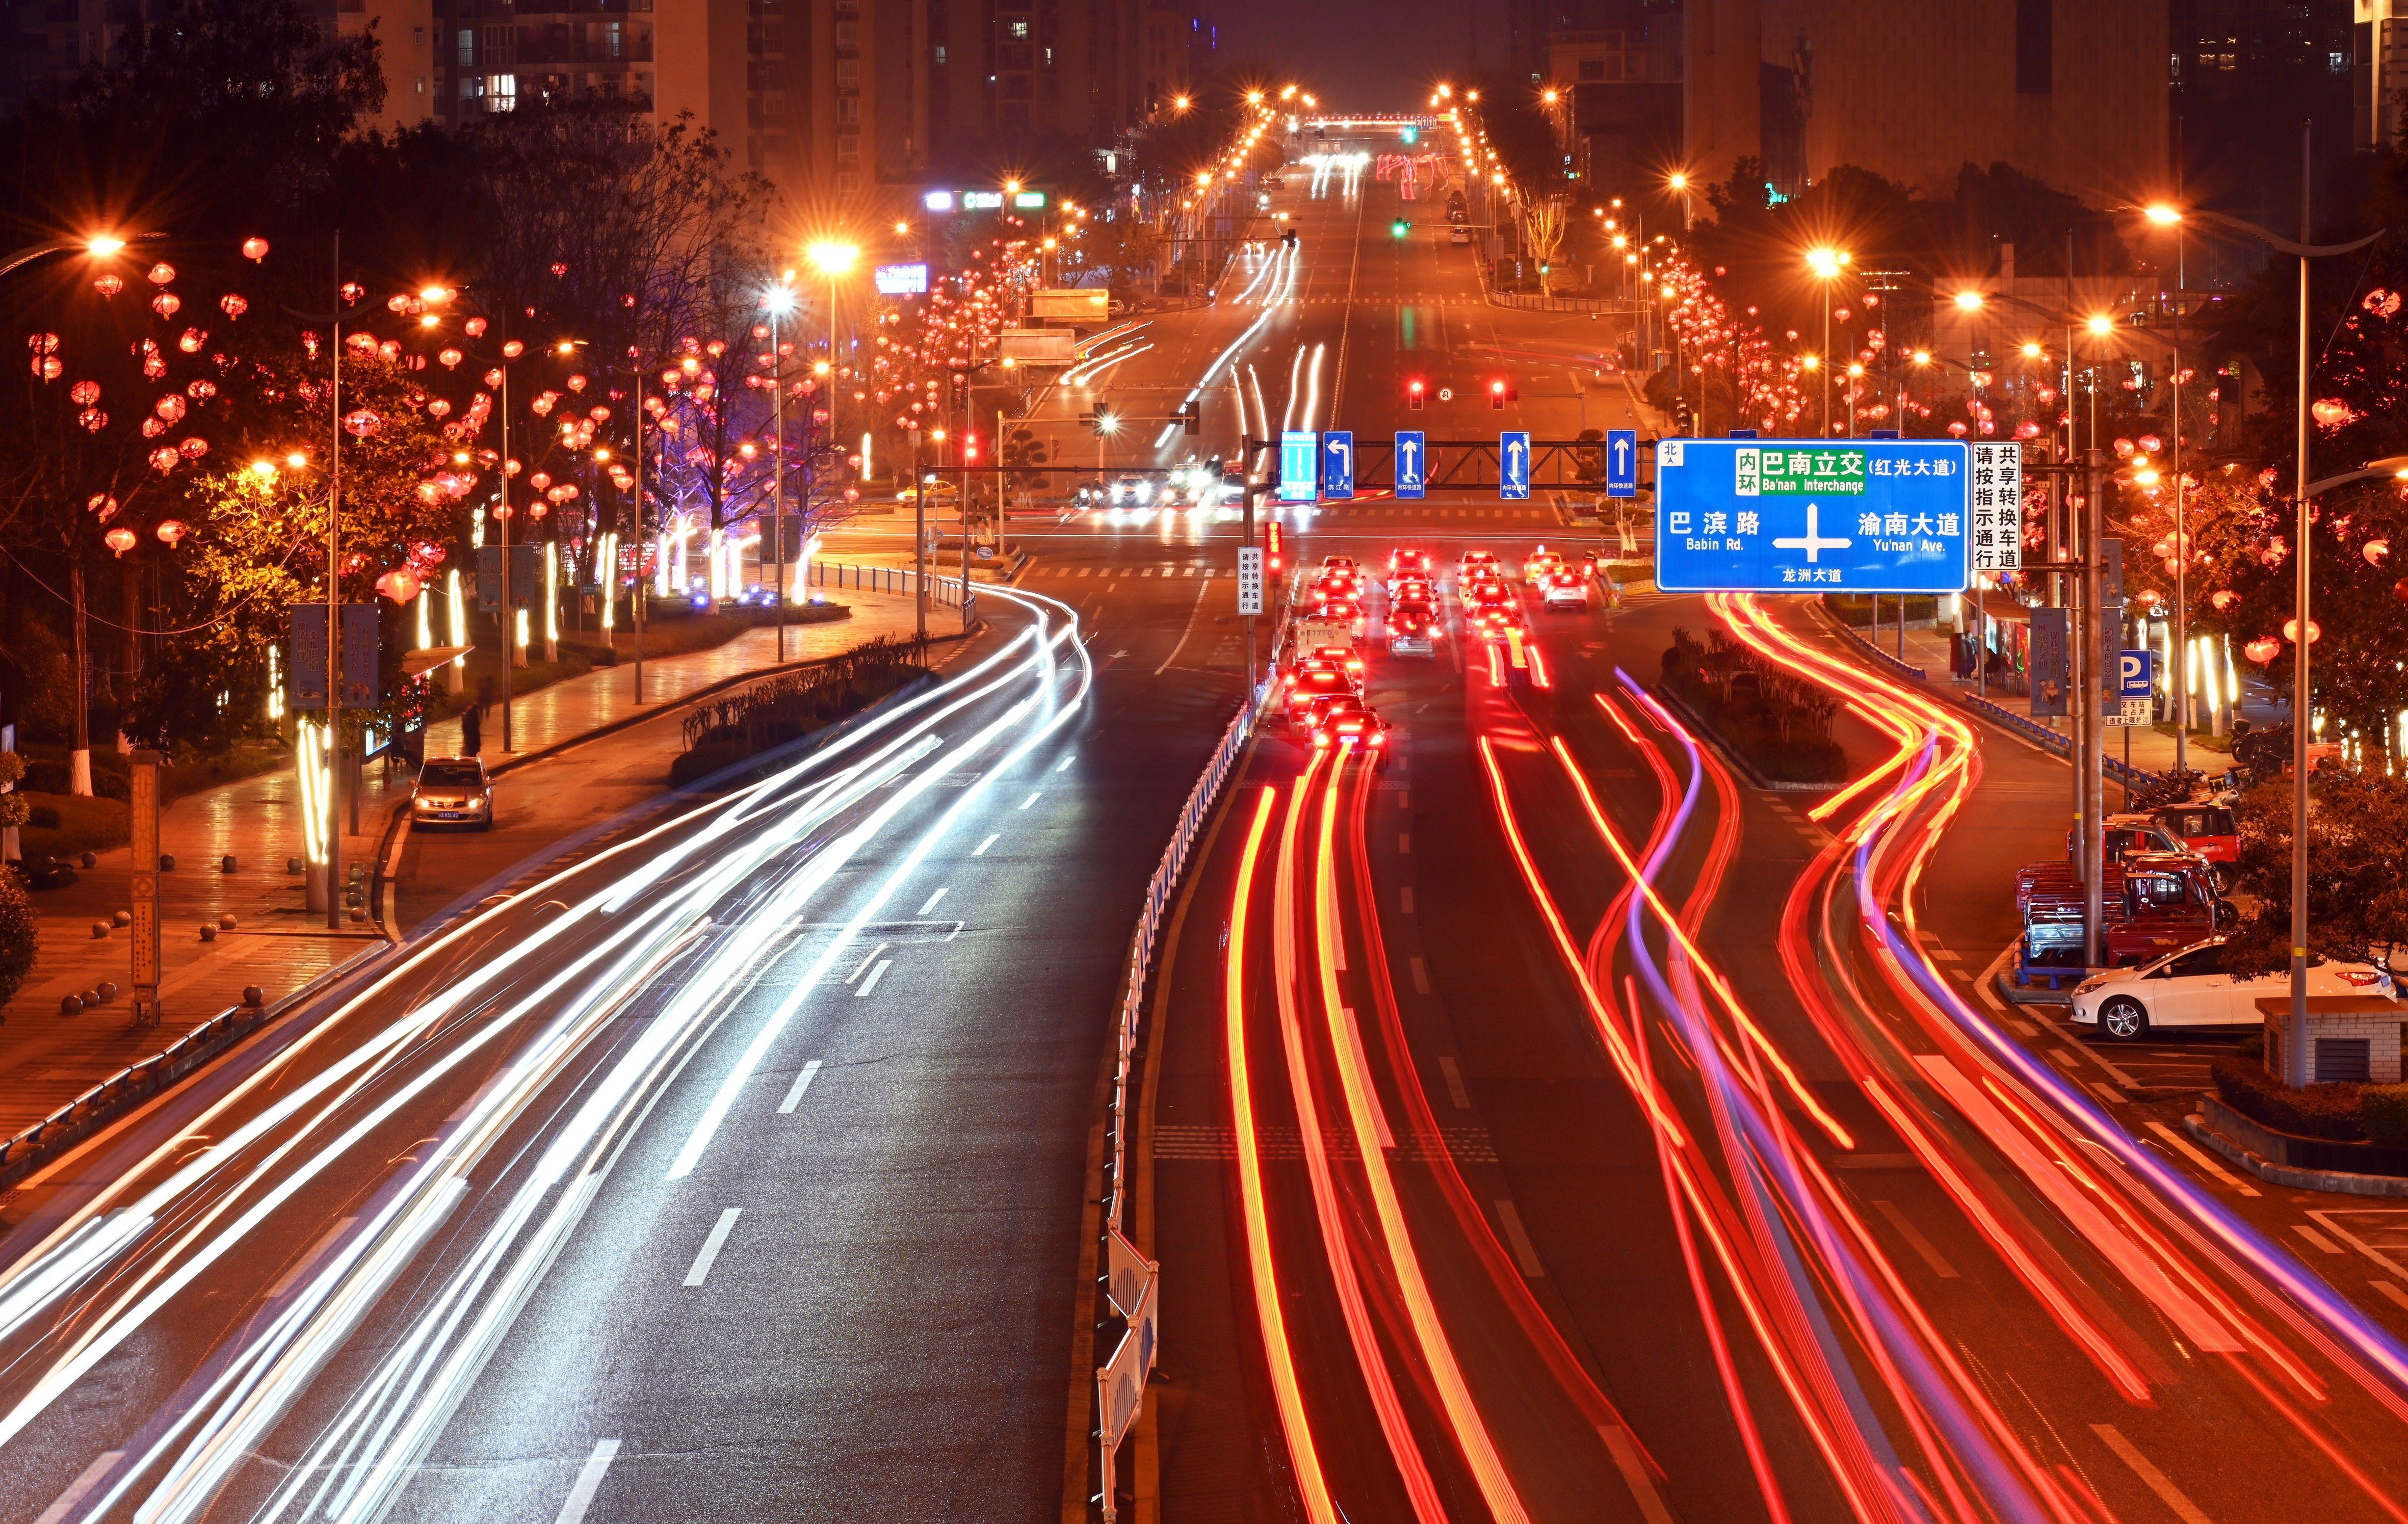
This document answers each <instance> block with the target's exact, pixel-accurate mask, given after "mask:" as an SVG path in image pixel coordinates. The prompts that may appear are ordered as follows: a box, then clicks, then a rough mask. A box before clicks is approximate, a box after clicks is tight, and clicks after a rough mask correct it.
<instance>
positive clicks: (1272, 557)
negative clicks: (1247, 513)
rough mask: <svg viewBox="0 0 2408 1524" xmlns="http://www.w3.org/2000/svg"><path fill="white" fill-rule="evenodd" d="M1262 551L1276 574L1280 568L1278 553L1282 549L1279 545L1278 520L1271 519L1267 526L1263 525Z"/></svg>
mask: <svg viewBox="0 0 2408 1524" xmlns="http://www.w3.org/2000/svg"><path fill="white" fill-rule="evenodd" d="M1263 549H1264V551H1265V552H1266V553H1267V558H1268V559H1269V562H1270V568H1271V570H1273V571H1274V572H1276V571H1277V570H1279V568H1280V552H1281V549H1282V547H1281V545H1280V525H1279V520H1277V519H1273V520H1272V521H1271V522H1270V523H1269V524H1268V525H1264V541H1263Z"/></svg>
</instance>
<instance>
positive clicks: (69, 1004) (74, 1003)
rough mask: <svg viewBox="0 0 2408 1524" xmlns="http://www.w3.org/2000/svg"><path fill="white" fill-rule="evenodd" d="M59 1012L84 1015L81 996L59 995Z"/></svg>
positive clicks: (64, 1014) (66, 1014)
mask: <svg viewBox="0 0 2408 1524" xmlns="http://www.w3.org/2000/svg"><path fill="white" fill-rule="evenodd" d="M59 1014H60V1015H63V1016H79V1015H82V1014H83V1000H82V999H81V998H80V997H78V996H74V995H62V996H60V997H59Z"/></svg>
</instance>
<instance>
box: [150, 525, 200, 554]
mask: <svg viewBox="0 0 2408 1524" xmlns="http://www.w3.org/2000/svg"><path fill="white" fill-rule="evenodd" d="M150 532H151V533H152V534H154V535H157V536H158V537H159V539H160V540H161V542H163V543H164V544H165V545H166V546H167V547H168V548H169V549H170V550H172V549H174V548H175V545H176V541H178V540H179V539H183V538H184V537H185V536H186V535H188V534H191V533H192V531H191V530H190V529H188V528H186V527H185V525H184V521H183V520H181V519H161V520H160V521H159V527H158V528H156V529H153V530H151V531H150Z"/></svg>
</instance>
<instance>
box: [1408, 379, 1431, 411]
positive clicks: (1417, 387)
mask: <svg viewBox="0 0 2408 1524" xmlns="http://www.w3.org/2000/svg"><path fill="white" fill-rule="evenodd" d="M1428 402H1429V382H1427V381H1424V380H1422V379H1421V378H1420V377H1419V376H1415V377H1414V378H1413V379H1412V381H1407V382H1405V406H1406V407H1408V408H1411V409H1412V410H1413V411H1415V412H1419V411H1421V410H1422V409H1423V408H1424V407H1425V406H1426V405H1427V404H1428Z"/></svg>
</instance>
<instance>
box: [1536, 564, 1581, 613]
mask: <svg viewBox="0 0 2408 1524" xmlns="http://www.w3.org/2000/svg"><path fill="white" fill-rule="evenodd" d="M1539 599H1540V602H1541V603H1542V604H1543V605H1544V606H1545V607H1547V608H1550V609H1585V608H1587V607H1588V584H1587V583H1586V582H1582V581H1581V579H1580V573H1578V572H1576V571H1551V572H1549V573H1547V580H1546V581H1545V582H1543V583H1541V585H1540V588H1539Z"/></svg>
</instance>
